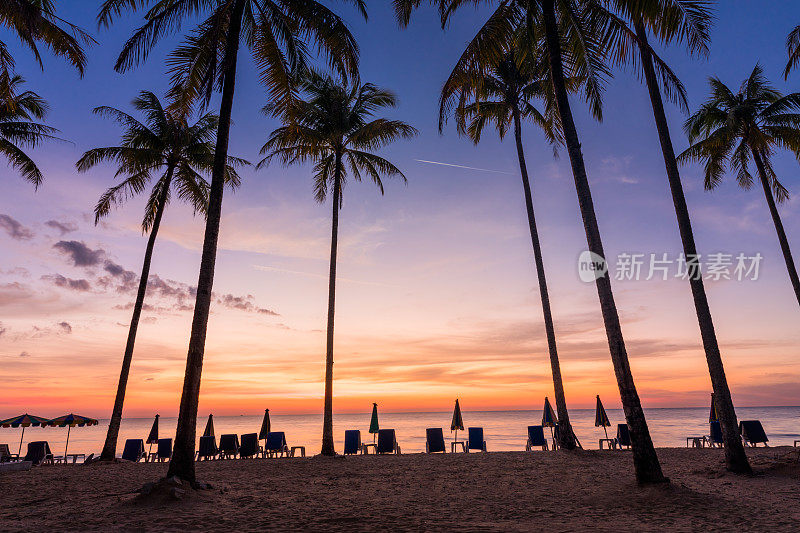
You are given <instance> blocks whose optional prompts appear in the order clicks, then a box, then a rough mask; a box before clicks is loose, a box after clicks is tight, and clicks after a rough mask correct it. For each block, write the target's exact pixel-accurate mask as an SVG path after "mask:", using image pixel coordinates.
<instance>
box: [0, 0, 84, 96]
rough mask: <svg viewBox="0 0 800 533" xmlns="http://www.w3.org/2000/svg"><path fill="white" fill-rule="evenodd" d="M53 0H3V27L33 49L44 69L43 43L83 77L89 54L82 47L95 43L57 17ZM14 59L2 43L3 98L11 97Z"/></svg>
mask: <svg viewBox="0 0 800 533" xmlns="http://www.w3.org/2000/svg"><path fill="white" fill-rule="evenodd" d="M54 4H55V3H54V2H53V0H3V2H2V3H0V26H5V27H6V28H8V29H9V30H11V32H13V33H15V34H16V35H17V37H18V38H19V40H20V41H21V42H22V43H23V44H24V45H25V46H26V47H27V48H29V49H30V50H31V52H32V53H33V55H34V57H35V58H36V62H37V63H38V64H39V66H40V67H41V68H42V69H43V68H44V63H43V62H42V56H41V54H40V52H39V45H40V44H44V45H45V46H46V47H48V48H50V50H51V51H52V53H53V54H55V55H56V56H59V57H63V58H65V59H66V60H67V61H69V62H70V63H72V65H73V66H74V67H75V68H76V69H78V72H79V73H80V75H81V76H83V71H84V68H85V67H86V54H85V53H84V51H83V47H82V46H81V45H82V44H90V43H94V39H92V38H91V37H90V36H89V34H87V33H86V32H84V31H83V30H81V29H80V28H78V27H77V26H75V25H73V24H70V23H69V22H66V21H65V20H63V19H61V18H59V17H58V16H57V15H56V14H55V11H56V10H55V5H54ZM14 64H15V63H14V57H13V56H12V55H11V52H10V51H9V50H8V46H7V45H6V44H5V43H4V42H3V41H2V40H0V98H8V97H10V93H8V89H9V88H10V87H9V83H10V82H11V79H12V78H13V74H12V71H13V70H14Z"/></svg>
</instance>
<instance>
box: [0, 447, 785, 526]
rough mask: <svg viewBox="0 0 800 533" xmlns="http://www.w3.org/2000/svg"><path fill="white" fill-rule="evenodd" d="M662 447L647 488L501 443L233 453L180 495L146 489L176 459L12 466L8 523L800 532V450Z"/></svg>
mask: <svg viewBox="0 0 800 533" xmlns="http://www.w3.org/2000/svg"><path fill="white" fill-rule="evenodd" d="M748 455H749V456H750V458H751V461H752V464H753V466H754V469H755V471H756V475H755V476H753V477H739V476H735V475H732V474H727V473H725V472H724V469H723V453H722V451H721V450H711V449H702V450H696V449H678V448H670V449H660V450H659V457H660V458H661V461H662V464H663V467H664V471H665V473H666V474H667V475H668V476H669V477H670V478H671V480H672V483H671V484H670V485H669V486H656V487H638V486H637V485H636V483H635V481H634V476H633V468H632V461H631V457H630V453H629V452H608V451H606V452H599V451H580V452H576V453H567V452H555V453H554V452H533V453H523V452H496V453H487V454H469V455H465V454H456V455H451V454H447V455H423V454H409V455H402V456H399V457H398V456H357V457H346V458H336V459H329V458H321V457H311V458H305V459H300V458H297V459H267V460H263V459H257V460H228V461H214V462H208V463H199V464H198V468H197V471H198V478H199V479H201V480H202V481H205V482H208V483H210V484H211V485H212V487H213V488H212V489H211V490H207V491H197V492H189V493H188V494H187V496H186V497H185V498H184V499H183V500H181V501H168V500H165V499H164V498H159V497H156V498H152V497H151V498H149V499H145V500H143V499H142V498H141V497H139V496H137V495H136V494H135V493H134V492H135V491H136V490H137V489H139V488H140V487H141V486H142V485H143V484H144V483H146V482H149V481H154V480H156V479H157V478H159V477H160V476H163V475H164V473H165V472H166V465H165V464H142V463H140V464H130V463H128V464H125V463H117V464H91V465H86V466H83V465H76V466H72V465H69V466H60V465H57V466H46V467H38V468H35V469H33V470H32V471H30V472H17V473H10V474H5V475H2V476H0V490H2V494H3V504H2V506H0V529H2V530H4V531H5V530H8V531H23V530H28V531H31V530H44V529H50V530H103V529H104V530H108V529H109V528H114V529H118V530H145V531H156V530H161V531H164V530H171V531H178V530H217V531H221V530H228V531H247V530H256V529H258V530H264V529H268V530H273V529H275V530H277V529H282V530H292V531H294V530H314V531H337V530H344V529H347V530H356V531H360V530H374V529H383V530H408V531H420V530H438V529H445V528H447V529H459V530H467V531H476V530H480V531H483V530H493V531H536V530H543V529H546V530H548V531H578V530H585V529H592V530H596V531H611V530H616V531H619V530H624V531H656V530H665V529H669V530H677V531H702V530H705V529H711V530H734V529H737V530H745V531H750V530H763V531H767V530H769V531H797V530H798V528H800V460H799V459H798V450H797V449H792V448H788V447H776V448H764V449H757V450H750V451H749V452H748Z"/></svg>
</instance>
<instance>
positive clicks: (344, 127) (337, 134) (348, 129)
mask: <svg viewBox="0 0 800 533" xmlns="http://www.w3.org/2000/svg"><path fill="white" fill-rule="evenodd" d="M300 90H301V93H302V96H301V99H299V100H298V101H297V102H295V103H294V104H293V105H292V106H291V107H290V108H288V109H285V110H284V111H283V113H282V114H283V115H284V120H285V125H284V126H282V127H280V128H278V129H276V130H275V131H273V132H272V133H271V134H270V136H269V138H268V140H267V142H266V143H265V144H264V147H263V148H262V150H261V153H262V154H266V157H265V158H264V159H263V160H262V161H261V162H260V163H259V166H263V165H266V164H268V163H269V162H270V161H271V160H272V159H276V158H277V159H278V161H280V162H281V163H282V164H283V165H286V166H288V165H293V164H295V163H305V162H307V161H310V162H312V163H314V195H315V198H316V200H317V201H318V202H320V203H323V202H324V201H325V200H326V198H328V196H329V195H330V196H331V206H332V210H333V215H332V223H331V258H330V277H329V280H328V325H327V348H326V353H325V405H324V415H323V425H322V452H321V453H322V455H328V456H331V455H335V454H336V452H335V450H334V446H333V322H334V320H333V319H334V303H335V296H336V258H337V248H338V244H339V210H340V209H341V206H342V190H343V188H344V186H345V184H346V182H347V177H348V174H349V175H350V176H351V177H352V178H353V179H354V180H356V181H361V179H362V176H363V177H365V178H366V179H369V180H371V181H372V182H373V183H374V184H375V185H376V186H377V187H378V189H380V191H381V194H383V182H382V181H381V176H388V177H398V178H400V179H402V180H403V181H404V182H405V179H406V178H405V176H404V175H403V173H402V172H401V171H400V170H399V169H398V168H397V167H396V166H394V165H393V164H392V163H390V162H389V161H387V160H386V159H384V158H382V157H380V156H378V155H376V154H374V153H373V152H374V151H375V150H377V149H380V148H382V147H384V146H386V145H387V144H389V143H391V142H393V141H396V140H398V139H408V138H410V137H413V136H415V135H416V134H417V130H416V129H414V128H413V127H411V126H409V125H408V124H406V123H404V122H401V121H399V120H389V119H385V118H374V116H375V114H376V113H377V112H378V111H380V110H382V109H384V108H388V107H394V106H395V105H396V103H397V98H396V97H395V95H394V94H392V93H391V92H389V91H386V90H384V89H380V88H378V87H376V86H375V85H373V84H371V83H364V84H363V85H362V84H361V83H360V82H359V81H358V79H357V78H356V79H355V80H352V81H350V82H347V81H343V80H341V79H335V78H334V77H333V76H330V75H323V74H319V73H316V72H313V71H311V72H308V73H306V74H305V76H304V79H303V81H302V83H301V86H300ZM265 110H266V111H267V112H268V113H276V112H278V110H277V109H276V106H274V105H272V104H271V105H268V106H267V107H266V109H265Z"/></svg>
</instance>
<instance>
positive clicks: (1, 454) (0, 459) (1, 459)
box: [0, 444, 19, 463]
mask: <svg viewBox="0 0 800 533" xmlns="http://www.w3.org/2000/svg"><path fill="white" fill-rule="evenodd" d="M15 461H19V454H16V453H11V450H10V449H9V448H8V444H0V463H11V462H15Z"/></svg>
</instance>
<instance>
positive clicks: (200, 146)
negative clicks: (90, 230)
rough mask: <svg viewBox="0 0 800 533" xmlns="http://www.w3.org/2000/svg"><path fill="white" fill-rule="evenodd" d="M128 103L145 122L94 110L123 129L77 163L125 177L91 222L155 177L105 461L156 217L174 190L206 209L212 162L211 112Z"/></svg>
mask: <svg viewBox="0 0 800 533" xmlns="http://www.w3.org/2000/svg"><path fill="white" fill-rule="evenodd" d="M132 105H133V108H134V109H136V110H137V111H139V112H141V113H142V114H143V115H144V116H145V121H144V123H142V122H140V121H139V120H137V119H136V118H134V117H132V116H131V115H129V114H127V113H125V112H124V111H120V110H119V109H115V108H113V107H97V108H95V109H94V112H95V113H96V114H98V115H101V116H105V117H109V118H112V119H113V120H115V121H116V122H117V123H118V124H119V125H120V126H122V127H123V128H124V129H125V131H124V133H123V135H122V144H121V145H120V146H110V147H104V148H93V149H91V150H89V151H87V152H86V153H84V154H83V156H82V157H81V158H80V160H78V162H77V164H76V167H77V168H78V170H79V171H80V172H86V171H88V170H89V169H91V168H93V167H94V166H96V165H98V164H101V163H104V162H108V163H113V164H115V165H116V166H117V170H116V173H115V176H116V177H120V176H124V179H123V180H122V182H121V183H119V184H118V185H115V186H114V187H111V188H110V189H108V190H107V191H106V192H105V193H103V195H102V196H101V197H100V200H99V201H98V202H97V205H96V206H95V208H94V214H95V224H96V223H98V222H99V221H100V219H101V218H103V217H106V216H108V214H109V213H110V212H111V209H112V207H113V206H115V205H117V204H121V203H123V202H124V201H126V200H128V199H130V198H132V197H134V196H138V195H140V194H142V193H143V192H145V190H146V189H147V186H148V184H149V183H150V182H151V181H153V180H155V183H154V184H153V187H152V189H151V191H150V196H149V198H148V200H147V204H146V205H145V213H144V218H143V219H142V232H143V233H149V234H150V235H149V237H148V240H147V248H145V253H144V264H143V265H142V274H141V276H140V277H139V290H138V292H137V293H136V302H135V303H134V306H133V316H132V317H131V323H130V328H129V329H128V341H127V343H126V344H125V355H124V356H123V358H122V370H121V371H120V375H119V383H118V385H117V395H116V398H115V400H114V409H113V411H112V413H111V421H110V423H109V425H108V432H107V433H106V441H105V445H104V446H103V452H102V454H101V456H100V458H101V459H102V460H105V461H111V460H113V459H114V457H115V455H116V451H117V437H118V435H119V426H120V422H121V421H122V406H123V403H124V401H125V389H126V387H127V384H128V375H129V374H130V369H131V359H132V358H133V348H134V343H135V342H136V331H137V329H138V327H139V317H140V316H141V314H142V306H143V304H144V297H145V293H146V292H147V281H148V277H149V276H150V261H151V260H152V258H153V248H154V247H155V244H156V237H157V236H158V229H159V227H160V226H161V217H162V216H163V215H164V211H165V209H166V208H167V205H169V202H170V199H171V196H172V193H173V191H174V193H175V194H177V197H178V199H180V200H182V201H184V202H186V203H188V204H189V205H191V206H192V208H193V209H194V212H195V213H201V214H205V212H206V207H207V205H208V182H207V181H206V180H205V178H204V177H203V176H202V174H208V173H210V171H211V167H212V164H213V161H214V145H213V144H212V142H211V141H212V140H213V139H214V135H215V133H216V131H217V124H218V122H219V121H218V119H217V117H216V116H215V115H212V114H210V113H209V114H205V115H203V116H202V117H200V118H199V119H198V121H197V122H196V123H195V124H193V125H191V126H190V125H189V124H188V122H187V121H186V119H185V118H184V117H183V116H178V115H175V114H174V113H171V112H169V111H166V110H165V109H164V107H163V106H162V105H161V102H160V101H159V100H158V97H157V96H156V95H155V94H153V93H151V92H148V91H142V92H141V93H140V94H139V96H138V97H137V98H135V99H134V100H133V102H132ZM245 163H246V161H243V160H241V159H236V158H232V157H229V158H228V167H227V174H226V178H225V179H226V181H227V183H228V184H229V185H230V186H231V187H233V188H235V187H237V186H238V185H239V182H240V180H239V175H238V174H237V173H236V170H235V167H236V166H239V165H242V164H245Z"/></svg>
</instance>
